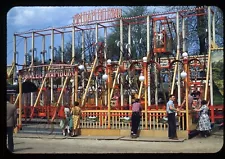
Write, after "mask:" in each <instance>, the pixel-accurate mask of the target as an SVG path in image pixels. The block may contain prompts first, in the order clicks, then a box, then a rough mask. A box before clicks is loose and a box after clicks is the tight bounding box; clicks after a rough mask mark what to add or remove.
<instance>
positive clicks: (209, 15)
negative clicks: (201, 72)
mask: <svg viewBox="0 0 225 159" xmlns="http://www.w3.org/2000/svg"><path fill="white" fill-rule="evenodd" d="M208 52H209V53H208V63H207V73H206V85H205V97H204V99H205V100H207V94H208V87H209V76H210V75H209V73H210V72H209V71H210V63H211V12H210V7H208ZM210 87H211V85H210Z"/></svg>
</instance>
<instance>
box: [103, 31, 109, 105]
mask: <svg viewBox="0 0 225 159" xmlns="http://www.w3.org/2000/svg"><path fill="white" fill-rule="evenodd" d="M104 41H105V47H104V59H105V64H104V66H105V67H107V64H106V63H107V62H106V60H107V57H106V54H107V27H105V28H104ZM106 87H107V84H106V83H105V88H106ZM108 93H109V94H110V92H108ZM108 96H109V95H108V94H106V91H105V101H104V104H105V105H106V104H107V103H108Z"/></svg>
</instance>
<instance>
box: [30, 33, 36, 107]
mask: <svg viewBox="0 0 225 159" xmlns="http://www.w3.org/2000/svg"><path fill="white" fill-rule="evenodd" d="M34 40H35V39H34V32H32V41H31V65H32V66H33V65H34ZM33 70H34V69H33V68H32V69H31V71H32V72H33ZM31 82H33V80H31ZM30 100H31V101H30V103H31V106H33V105H34V93H33V92H31V98H30Z"/></svg>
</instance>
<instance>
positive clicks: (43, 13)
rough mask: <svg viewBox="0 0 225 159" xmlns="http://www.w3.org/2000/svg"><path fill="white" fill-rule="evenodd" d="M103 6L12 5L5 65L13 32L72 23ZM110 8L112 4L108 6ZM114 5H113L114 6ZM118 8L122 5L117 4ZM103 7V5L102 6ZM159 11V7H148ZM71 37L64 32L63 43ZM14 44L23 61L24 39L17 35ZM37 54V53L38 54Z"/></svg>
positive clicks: (38, 41) (38, 44)
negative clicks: (74, 19)
mask: <svg viewBox="0 0 225 159" xmlns="http://www.w3.org/2000/svg"><path fill="white" fill-rule="evenodd" d="M101 7H104V6H96V7H95V6H91V7H90V6H88V7H86V6H82V7H14V8H12V9H10V10H9V11H8V13H7V65H11V63H12V61H13V59H12V58H13V34H14V33H15V32H24V31H29V30H32V29H44V28H48V27H61V26H67V25H70V24H72V17H73V16H74V15H75V14H77V13H81V12H84V11H88V10H94V9H97V8H101ZM106 7H107V6H106ZM110 7H111V8H112V6H110ZM115 7H116V6H113V8H115ZM119 7H120V8H121V7H123V6H119ZM104 8H105V7H104ZM150 8H153V9H156V11H161V9H160V7H150ZM48 37H49V38H46V48H47V47H48V46H50V36H48ZM69 37H71V35H70V34H65V43H66V41H67V40H68V39H69ZM29 39H30V40H28V44H27V45H28V51H29V50H30V49H31V38H29ZM59 45H61V42H60V37H57V35H56V36H55V46H59ZM16 46H17V50H16V51H17V52H18V57H17V58H18V63H19V64H23V61H24V40H23V38H21V37H17V39H16ZM35 48H37V53H40V52H41V38H37V39H36V40H35ZM38 56H39V55H38Z"/></svg>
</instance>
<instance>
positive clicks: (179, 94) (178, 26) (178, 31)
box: [176, 13, 183, 106]
mask: <svg viewBox="0 0 225 159" xmlns="http://www.w3.org/2000/svg"><path fill="white" fill-rule="evenodd" d="M176 27H177V29H176V30H177V54H180V35H179V33H180V24H179V13H177V25H176ZM182 31H183V30H181V34H182ZM178 59H180V57H179V58H178ZM177 78H178V79H177V88H178V95H177V96H178V105H179V106H180V105H181V92H180V82H181V80H180V65H179V64H178V69H177Z"/></svg>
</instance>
